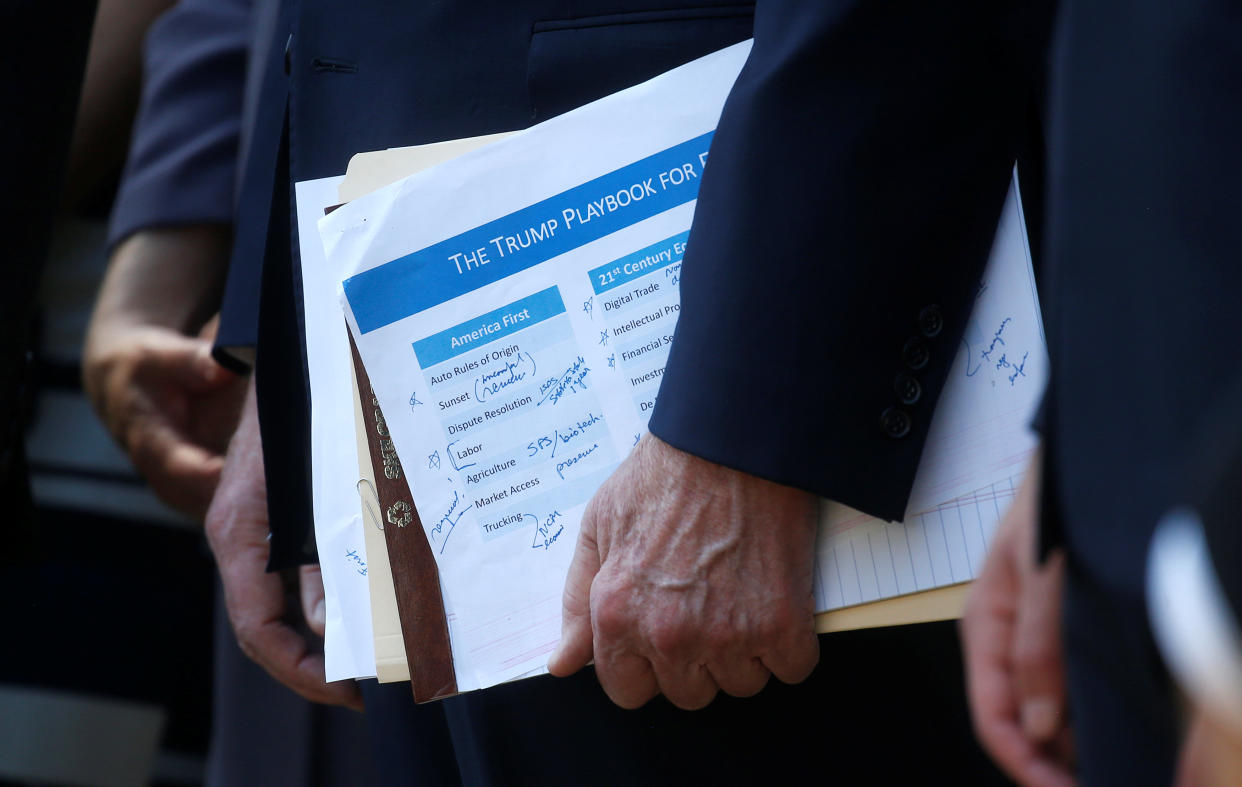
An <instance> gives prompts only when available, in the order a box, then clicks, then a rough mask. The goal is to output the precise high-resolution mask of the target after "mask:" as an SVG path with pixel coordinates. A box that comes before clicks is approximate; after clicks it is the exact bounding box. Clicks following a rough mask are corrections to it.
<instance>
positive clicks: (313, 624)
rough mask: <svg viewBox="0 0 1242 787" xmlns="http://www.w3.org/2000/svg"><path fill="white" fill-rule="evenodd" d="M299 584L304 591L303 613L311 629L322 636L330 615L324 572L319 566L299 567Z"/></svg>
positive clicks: (302, 591)
mask: <svg viewBox="0 0 1242 787" xmlns="http://www.w3.org/2000/svg"><path fill="white" fill-rule="evenodd" d="M298 585H299V587H300V588H301V593H302V615H303V616H304V617H305V618H306V623H307V625H309V626H310V628H311V631H313V632H315V633H316V634H318V635H319V636H321V637H322V636H323V635H324V631H325V630H326V628H327V619H328V617H327V611H326V609H325V605H324V594H323V573H322V572H321V571H320V570H319V566H302V567H301V568H299V569H298Z"/></svg>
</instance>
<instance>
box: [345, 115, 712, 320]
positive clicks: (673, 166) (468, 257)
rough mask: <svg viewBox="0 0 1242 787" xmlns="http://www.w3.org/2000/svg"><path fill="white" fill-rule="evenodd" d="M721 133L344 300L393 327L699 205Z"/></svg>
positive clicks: (412, 264) (441, 251)
mask: <svg viewBox="0 0 1242 787" xmlns="http://www.w3.org/2000/svg"><path fill="white" fill-rule="evenodd" d="M714 133H715V132H708V133H706V134H703V135H702V136H699V137H695V138H694V139H691V140H689V141H687V142H683V143H681V144H680V145H675V146H673V147H671V148H668V149H667V150H663V151H661V152H659V153H656V154H655V155H652V156H648V157H647V158H645V159H641V160H639V161H636V162H634V163H633V164H629V165H627V166H624V167H622V168H621V169H618V170H615V171H613V172H609V173H608V174H606V175H602V176H600V177H598V178H595V179H594V180H590V181H587V182H586V183H583V184H582V185H580V186H575V187H574V188H572V189H569V190H568V191H564V192H561V193H560V194H557V195H556V196H554V197H550V198H548V199H546V200H543V201H542V202H537V203H535V204H534V205H531V206H529V207H526V208H523V209H521V210H519V211H516V212H514V213H510V214H509V215H508V216H504V217H502V218H499V219H496V220H495V221H490V222H488V223H487V224H484V225H482V226H480V227H476V228H474V229H472V230H469V231H468V232H464V233H462V234H461V235H458V236H456V237H454V238H449V239H448V240H445V241H441V242H440V243H437V244H435V245H432V246H428V247H427V248H425V249H422V250H420V251H416V252H414V253H412V254H407V255H405V256H404V257H398V258H397V259H395V260H393V261H391V262H387V263H385V264H383V265H379V266H377V267H375V268H372V269H370V270H368V271H363V272H362V273H359V274H357V275H356V276H351V277H349V278H348V279H346V280H345V282H344V288H345V297H346V298H347V299H348V300H349V305H350V308H351V309H352V310H353V313H354V319H355V320H356V321H357V323H358V328H359V330H361V331H362V333H369V332H371V331H373V330H375V329H377V328H382V327H384V326H385V325H390V324H392V323H394V322H396V321H398V320H401V319H404V318H406V317H409V316H410V315H412V314H418V313H419V312H421V311H424V310H426V309H429V308H431V307H432V306H435V305H437V304H440V303H444V302H445V301H448V300H451V299H453V298H456V297H457V296H459V295H462V294H464V293H467V292H471V291H472V290H476V289H478V288H479V287H483V286H484V285H487V284H491V283H492V282H495V281H499V280H500V279H503V278H505V277H506V276H512V275H513V274H515V273H518V272H519V271H523V270H526V269H527V268H530V267H532V266H534V265H538V264H539V263H541V262H545V261H547V260H550V259H552V258H553V257H557V256H559V255H561V254H564V253H565V252H567V251H570V250H571V249H575V248H578V247H579V246H583V245H585V244H587V243H590V242H591V241H594V240H598V239H599V238H602V237H604V236H605V235H610V234H612V233H614V232H616V231H617V230H620V229H622V228H624V227H628V226H630V225H631V224H637V223H638V222H640V221H642V220H643V219H647V218H650V217H651V216H655V215H657V214H659V213H663V212H664V211H666V210H669V209H671V208H675V207H677V206H678V205H683V204H685V203H687V202H690V201H691V200H694V199H695V198H697V197H698V193H699V181H700V179H701V178H702V175H703V165H704V163H705V162H706V160H707V150H708V148H709V146H710V145H711V140H712V135H713V134H714Z"/></svg>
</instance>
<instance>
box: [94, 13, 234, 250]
mask: <svg viewBox="0 0 1242 787" xmlns="http://www.w3.org/2000/svg"><path fill="white" fill-rule="evenodd" d="M249 24H250V3H249V2H248V0H183V2H180V3H178V4H177V5H176V6H174V7H173V8H172V9H170V10H169V11H167V12H166V13H165V14H164V15H163V16H161V17H160V19H159V20H158V21H157V22H156V23H155V24H154V25H152V27H151V30H150V32H149V33H148V35H147V41H146V48H145V52H144V63H143V89H142V103H141V105H140V108H139V111H138V119H137V122H136V123H135V126H134V133H133V138H132V139H131V141H130V150H129V159H128V161H127V162H126V165H125V173H124V176H123V179H122V182H121V186H120V190H119V191H118V193H117V198H116V203H115V205H114V207H113V212H112V219H111V226H110V228H109V233H108V234H109V243H110V245H115V244H117V243H119V242H120V241H122V240H124V239H125V238H126V237H128V236H129V235H131V234H133V233H134V232H137V231H138V230H141V229H144V228H147V227H152V226H168V225H177V224H187V223H203V222H210V223H227V222H229V221H231V220H232V216H233V189H234V181H235V178H236V170H237V150H238V139H239V134H240V129H241V106H242V91H243V88H244V81H245V72H246V57H247V49H248V44H249V33H248V31H249Z"/></svg>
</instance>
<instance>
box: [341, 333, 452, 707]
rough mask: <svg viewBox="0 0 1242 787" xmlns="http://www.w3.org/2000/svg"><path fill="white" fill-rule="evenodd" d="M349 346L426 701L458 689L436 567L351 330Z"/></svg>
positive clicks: (405, 628) (419, 688)
mask: <svg viewBox="0 0 1242 787" xmlns="http://www.w3.org/2000/svg"><path fill="white" fill-rule="evenodd" d="M346 330H347V331H348V328H346ZM349 347H350V350H351V351H352V352H353V355H354V370H355V372H356V373H357V377H358V396H359V398H360V399H361V400H362V415H363V421H364V422H365V423H366V431H367V447H368V448H369V449H370V452H371V467H372V468H373V469H374V471H375V489H376V492H377V493H378V495H379V500H380V508H381V511H382V514H383V518H384V540H385V542H387V544H388V562H389V564H390V565H391V568H392V582H393V588H394V590H395V591H396V595H397V614H398V615H399V616H400V618H401V635H402V638H403V639H404V640H405V658H406V661H407V662H408V664H409V666H410V688H411V690H412V691H413V692H414V701H415V702H430V701H431V700H438V699H442V698H444V697H449V696H452V695H454V694H456V693H457V674H456V673H455V672H454V671H453V649H452V645H451V644H450V642H449V632H448V621H447V620H446V618H445V615H444V599H443V598H442V597H441V595H440V573H439V571H438V570H437V569H436V559H435V556H434V555H433V554H432V553H431V546H430V545H429V544H428V543H427V535H426V533H424V532H423V524H422V522H420V521H419V518H418V511H417V510H416V509H415V508H414V496H413V495H412V494H410V487H409V484H408V483H407V481H406V478H405V473H404V471H402V469H401V462H400V460H399V459H398V458H397V451H396V449H395V448H394V447H393V444H392V437H391V436H390V435H389V433H388V424H387V423H386V422H385V421H384V414H383V413H382V412H380V406H379V400H378V399H376V397H375V392H374V390H373V389H372V388H371V380H370V378H368V377H367V372H366V369H365V368H364V367H363V365H362V358H361V357H359V355H358V347H357V345H356V344H354V337H353V335H352V334H351V335H350V337H349Z"/></svg>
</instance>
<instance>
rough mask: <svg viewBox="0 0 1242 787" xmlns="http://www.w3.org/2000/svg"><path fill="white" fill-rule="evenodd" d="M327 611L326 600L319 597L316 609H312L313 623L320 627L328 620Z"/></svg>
mask: <svg viewBox="0 0 1242 787" xmlns="http://www.w3.org/2000/svg"><path fill="white" fill-rule="evenodd" d="M327 617H328V616H327V613H326V612H325V611H324V600H323V599H319V601H317V602H315V607H314V609H312V610H311V620H310V622H311V625H312V626H314V627H316V628H320V627H322V626H323V625H324V623H325V622H326V621H327Z"/></svg>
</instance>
